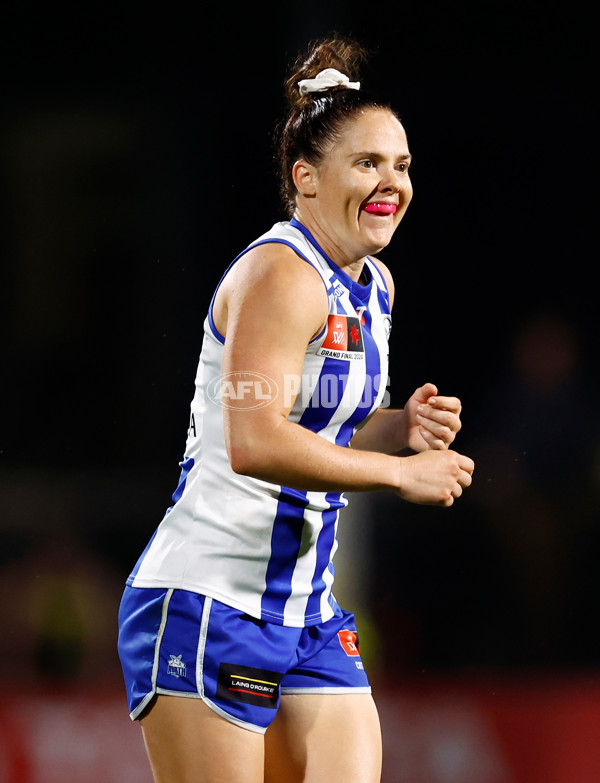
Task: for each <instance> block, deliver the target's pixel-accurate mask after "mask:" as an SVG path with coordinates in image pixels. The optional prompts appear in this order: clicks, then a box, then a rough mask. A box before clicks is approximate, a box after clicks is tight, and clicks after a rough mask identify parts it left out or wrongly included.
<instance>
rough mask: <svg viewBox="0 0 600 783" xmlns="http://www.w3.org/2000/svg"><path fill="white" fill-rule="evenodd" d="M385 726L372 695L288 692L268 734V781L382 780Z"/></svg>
mask: <svg viewBox="0 0 600 783" xmlns="http://www.w3.org/2000/svg"><path fill="white" fill-rule="evenodd" d="M380 779H381V730H380V726H379V717H378V715H377V710H376V708H375V703H374V701H373V698H372V697H371V696H370V695H369V694H365V693H360V694H359V693H357V694H322V695H321V694H315V693H309V694H286V695H284V696H282V698H281V706H280V708H279V712H278V713H277V717H276V718H275V720H274V721H273V723H272V725H271V726H270V727H269V729H267V733H266V734H265V783H280V782H281V781H285V782H286V783H322V781H324V780H326V781H327V783H342V781H343V783H347V782H348V781H349V780H352V781H354V782H355V783H379V781H380Z"/></svg>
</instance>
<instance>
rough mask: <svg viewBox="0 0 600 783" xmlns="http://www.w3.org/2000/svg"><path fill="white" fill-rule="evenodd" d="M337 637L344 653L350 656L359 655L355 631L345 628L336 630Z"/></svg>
mask: <svg viewBox="0 0 600 783" xmlns="http://www.w3.org/2000/svg"><path fill="white" fill-rule="evenodd" d="M338 639H339V640H340V644H341V645H342V649H343V651H344V652H345V653H346V655H350V656H352V657H355V656H359V655H360V652H359V651H358V634H357V633H355V632H354V631H347V630H343V631H338Z"/></svg>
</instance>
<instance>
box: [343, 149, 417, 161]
mask: <svg viewBox="0 0 600 783" xmlns="http://www.w3.org/2000/svg"><path fill="white" fill-rule="evenodd" d="M352 157H356V158H381V157H383V156H382V155H380V154H379V153H378V152H368V151H367V150H365V151H364V152H353V153H352ZM396 159H397V160H402V161H407V160H412V155H411V154H410V152H407V153H406V154H403V155H398V156H397V158H396Z"/></svg>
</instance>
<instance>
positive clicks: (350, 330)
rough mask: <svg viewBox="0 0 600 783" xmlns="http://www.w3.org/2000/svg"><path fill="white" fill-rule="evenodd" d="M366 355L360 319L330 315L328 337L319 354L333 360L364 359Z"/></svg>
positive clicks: (352, 316) (351, 316) (350, 316)
mask: <svg viewBox="0 0 600 783" xmlns="http://www.w3.org/2000/svg"><path fill="white" fill-rule="evenodd" d="M364 353H365V346H364V344H363V336H362V329H361V327H360V318H358V317H357V316H354V315H329V316H328V318H327V335H326V337H325V339H324V340H323V344H322V345H321V347H320V348H319V350H318V351H317V354H318V355H319V356H329V357H331V358H333V359H362V358H363V356H364Z"/></svg>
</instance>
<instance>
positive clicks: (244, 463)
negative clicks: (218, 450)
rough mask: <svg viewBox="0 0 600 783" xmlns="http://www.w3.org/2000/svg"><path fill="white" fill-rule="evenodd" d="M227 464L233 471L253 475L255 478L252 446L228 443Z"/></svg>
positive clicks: (243, 474)
mask: <svg viewBox="0 0 600 783" xmlns="http://www.w3.org/2000/svg"><path fill="white" fill-rule="evenodd" d="M227 453H228V456H229V464H230V465H231V469H232V470H233V472H234V473H238V474H240V475H242V476H253V477H255V478H256V473H255V471H256V464H255V459H254V458H253V454H252V448H250V447H248V446H246V445H239V444H237V445H230V446H228V448H227Z"/></svg>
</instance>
